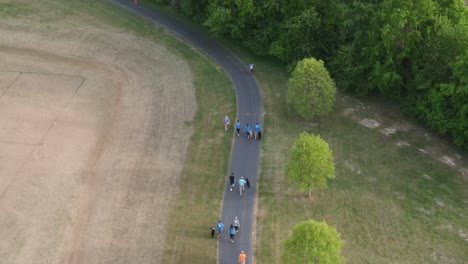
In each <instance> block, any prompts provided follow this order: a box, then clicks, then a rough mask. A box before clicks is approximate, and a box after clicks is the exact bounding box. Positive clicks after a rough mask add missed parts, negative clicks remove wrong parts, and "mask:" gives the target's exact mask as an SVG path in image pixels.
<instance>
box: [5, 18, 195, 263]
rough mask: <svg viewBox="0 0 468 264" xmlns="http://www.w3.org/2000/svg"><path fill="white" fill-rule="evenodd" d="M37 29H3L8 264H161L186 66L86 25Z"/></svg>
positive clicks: (183, 129) (177, 160)
mask: <svg viewBox="0 0 468 264" xmlns="http://www.w3.org/2000/svg"><path fill="white" fill-rule="evenodd" d="M91 21H92V22H91ZM32 22H34V21H32ZM32 24H33V23H31V24H28V23H26V22H24V21H18V20H14V19H13V20H12V19H8V20H6V19H3V20H2V19H1V18H0V36H2V37H1V38H0V62H1V63H0V256H1V260H0V262H1V263H2V264H9V263H22V264H23V263H35V264H36V263H87V264H88V263H158V262H159V260H160V258H161V255H162V250H163V244H162V243H163V242H164V241H163V239H164V235H165V231H164V230H165V225H166V222H167V216H168V210H169V208H170V206H171V205H172V202H173V201H174V198H175V197H174V195H175V193H176V190H177V186H176V182H177V179H178V177H179V175H180V173H181V169H182V164H183V163H184V158H185V153H186V149H187V146H188V143H189V140H190V135H191V132H192V131H191V129H190V127H187V126H186V125H185V124H186V122H187V121H190V120H192V118H193V116H194V114H195V111H196V102H195V96H194V89H193V84H192V76H191V72H190V68H189V66H188V65H187V64H186V63H185V62H184V61H182V60H181V59H179V58H178V57H177V56H175V55H174V54H172V53H171V52H169V51H168V50H166V49H165V48H164V47H162V46H160V45H157V44H155V43H152V42H150V41H148V40H145V39H141V38H139V37H136V36H134V35H132V34H130V33H126V32H123V31H122V30H117V29H113V28H111V27H108V26H106V25H101V24H99V23H98V22H96V20H90V19H89V17H86V16H85V15H83V17H82V19H81V20H76V18H75V20H69V21H67V22H63V21H62V22H61V23H58V24H54V23H52V22H51V24H47V25H44V24H41V25H32ZM77 25H79V26H77ZM71 28H73V30H70V29H71Z"/></svg>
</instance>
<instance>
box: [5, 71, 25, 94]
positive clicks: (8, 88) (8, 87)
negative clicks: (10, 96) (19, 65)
mask: <svg viewBox="0 0 468 264" xmlns="http://www.w3.org/2000/svg"><path fill="white" fill-rule="evenodd" d="M2 72H16V73H18V75H16V78H15V79H14V80H13V81H12V82H11V83H10V85H8V86H7V88H6V89H5V91H3V93H2V95H0V98H1V97H3V95H4V94H6V92H7V91H8V90H10V88H11V86H13V84H14V83H15V82H16V80H18V78H19V77H20V75H21V74H22V72H17V71H2Z"/></svg>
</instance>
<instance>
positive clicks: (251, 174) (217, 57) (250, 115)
mask: <svg viewBox="0 0 468 264" xmlns="http://www.w3.org/2000/svg"><path fill="white" fill-rule="evenodd" d="M109 1H110V2H113V3H115V4H117V5H120V6H121V7H123V8H125V9H127V10H129V11H131V12H134V13H136V14H138V15H140V16H142V17H144V18H145V19H147V20H149V21H151V22H153V23H155V24H157V25H160V26H162V27H164V28H166V29H167V30H168V31H170V32H172V33H173V34H174V35H176V36H177V37H179V38H181V39H182V40H184V41H186V42H187V43H189V44H190V45H192V46H194V47H195V48H197V49H198V50H200V51H201V52H202V53H204V54H206V55H207V56H208V57H210V58H211V59H213V60H214V61H215V62H216V63H217V64H218V65H220V66H221V67H222V68H223V69H224V71H225V72H226V73H227V75H228V76H229V78H230V79H231V81H232V83H233V84H234V88H235V91H236V95H237V116H238V118H239V120H240V121H241V122H242V125H243V126H245V124H246V123H249V124H255V122H259V123H260V124H262V125H263V102H262V97H261V95H260V90H259V88H258V85H257V82H256V80H255V79H254V78H253V77H251V76H250V75H249V73H248V68H247V63H248V62H246V63H243V62H241V61H240V59H239V58H237V57H236V56H235V55H234V54H233V53H232V52H231V51H229V50H228V49H226V48H224V47H222V46H221V45H220V44H219V43H217V42H216V41H215V40H214V39H213V38H210V37H208V36H207V35H205V34H204V33H203V32H201V31H199V30H197V29H194V28H191V27H190V26H187V25H186V24H183V23H181V22H179V21H177V20H175V19H173V18H171V17H168V16H166V15H164V14H162V13H160V12H158V11H156V10H154V9H151V8H149V7H145V6H143V5H138V6H135V5H133V1H132V0H109ZM230 118H231V124H234V123H235V121H236V120H234V117H230ZM221 122H222V120H219V123H220V124H221ZM231 132H232V130H231ZM220 133H224V132H223V130H222V128H220ZM259 157H260V141H254V140H247V138H246V137H245V136H244V135H242V136H241V137H237V136H235V140H234V145H233V149H232V153H231V161H230V166H229V171H228V172H227V174H230V173H231V172H233V173H234V175H236V180H237V179H238V177H240V176H244V178H249V180H250V184H251V186H252V187H251V189H250V190H248V191H247V192H246V193H245V194H244V195H243V196H242V197H241V196H240V195H239V190H238V189H235V191H232V192H230V191H229V184H228V182H227V181H226V192H225V193H224V201H223V208H222V214H221V220H222V221H223V222H224V224H225V225H226V228H225V229H226V230H227V229H228V227H229V225H230V224H231V223H232V221H233V220H234V217H235V216H237V217H238V218H239V221H240V229H239V233H238V234H237V235H236V236H235V243H234V244H231V242H230V241H229V235H228V234H227V232H226V233H225V234H223V238H222V240H221V241H220V243H219V255H218V259H219V263H220V264H228V263H237V258H238V256H239V253H240V251H241V250H244V251H245V253H246V254H247V263H251V260H252V250H251V249H252V243H251V242H252V222H253V209H254V203H255V196H256V185H257V174H258V162H259ZM227 176H228V175H226V177H225V178H226V179H227ZM236 187H237V184H236ZM217 220H218V219H213V225H214V224H215V223H216V221H217Z"/></svg>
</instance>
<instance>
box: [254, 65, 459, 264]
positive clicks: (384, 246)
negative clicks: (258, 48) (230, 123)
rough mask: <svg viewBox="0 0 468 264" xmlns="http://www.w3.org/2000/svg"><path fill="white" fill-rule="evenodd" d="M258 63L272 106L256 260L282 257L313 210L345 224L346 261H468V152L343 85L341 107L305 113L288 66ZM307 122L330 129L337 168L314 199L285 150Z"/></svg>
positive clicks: (324, 133)
mask: <svg viewBox="0 0 468 264" xmlns="http://www.w3.org/2000/svg"><path fill="white" fill-rule="evenodd" d="M256 62H257V72H258V75H257V78H258V79H259V81H260V85H261V87H262V91H263V94H264V96H265V105H266V112H267V113H268V114H267V115H266V118H265V119H266V124H265V130H266V132H265V135H266V136H265V140H264V142H263V149H262V152H263V155H262V164H261V170H262V172H261V177H260V187H259V199H260V201H259V209H258V219H257V222H258V223H259V224H260V225H259V226H258V235H257V241H258V242H257V244H256V257H257V260H258V263H280V257H281V255H282V244H283V242H284V241H285V239H286V238H287V236H288V235H289V233H290V231H291V229H292V227H293V226H294V225H295V224H296V223H298V222H299V221H302V220H307V219H315V220H325V221H326V222H327V223H328V224H329V225H331V226H334V227H336V228H337V229H338V231H339V232H340V233H341V235H342V238H343V239H344V241H345V247H344V250H343V254H344V256H345V258H346V261H347V263H460V264H461V263H467V262H468V251H466V247H467V243H468V215H467V208H468V204H467V203H468V192H467V189H466V187H467V178H466V175H465V176H463V174H462V172H463V173H465V174H466V167H468V166H467V157H466V154H462V153H458V151H457V150H453V149H451V147H447V145H448V146H450V143H446V142H445V141H444V140H440V139H438V138H437V137H434V136H432V135H431V133H430V132H427V131H425V130H424V129H421V128H418V127H417V126H415V125H412V124H411V122H409V121H407V120H406V121H405V120H404V118H402V117H401V115H399V114H398V111H397V110H396V109H395V108H394V107H392V106H388V105H385V104H383V103H379V102H378V99H362V100H361V102H360V101H358V100H356V99H353V98H351V97H347V96H345V95H342V94H340V95H338V98H337V105H336V111H335V112H334V113H332V114H330V115H328V116H326V117H324V118H322V119H321V120H319V121H317V122H316V123H314V122H303V121H302V120H300V119H298V118H297V116H296V114H295V112H294V111H293V109H291V107H289V106H288V105H287V103H286V86H285V84H286V81H287V74H286V72H285V69H284V68H283V67H281V66H278V65H276V64H275V63H272V62H270V61H262V60H257V61H256ZM366 119H367V120H375V121H377V122H378V123H379V126H378V127H376V128H369V127H366V126H364V125H369V124H368V122H365V120H366ZM360 123H362V124H360ZM363 124H364V125H363ZM372 124H374V123H372V122H371V123H370V126H371V127H372ZM301 131H308V132H310V133H314V134H319V135H320V136H321V137H322V138H324V139H325V140H326V141H327V142H328V143H329V144H330V146H331V148H332V150H333V152H334V157H335V163H336V167H337V171H336V179H335V180H334V181H333V182H331V183H330V188H329V189H328V190H320V191H316V192H315V196H314V197H313V199H312V200H309V199H307V198H306V195H304V194H300V193H298V192H297V191H296V189H295V188H294V187H292V186H291V185H290V184H289V183H288V182H287V181H285V178H284V175H283V170H284V167H283V165H284V161H285V159H286V153H287V151H288V149H289V147H290V146H291V145H292V142H293V140H294V139H295V138H296V137H297V136H298V134H299V133H300V132H301ZM386 134H388V135H386ZM443 161H445V162H443ZM447 161H448V162H447ZM451 162H453V163H454V164H456V165H455V166H453V164H452V163H451ZM447 164H449V165H447ZM464 177H465V178H464Z"/></svg>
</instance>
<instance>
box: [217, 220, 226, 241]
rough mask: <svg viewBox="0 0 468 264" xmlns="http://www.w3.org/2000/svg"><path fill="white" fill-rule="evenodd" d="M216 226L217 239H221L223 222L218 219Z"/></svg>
mask: <svg viewBox="0 0 468 264" xmlns="http://www.w3.org/2000/svg"><path fill="white" fill-rule="evenodd" d="M216 227H217V228H218V239H219V240H221V233H223V230H224V224H223V222H221V220H219V221H218V223H217V224H216Z"/></svg>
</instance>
